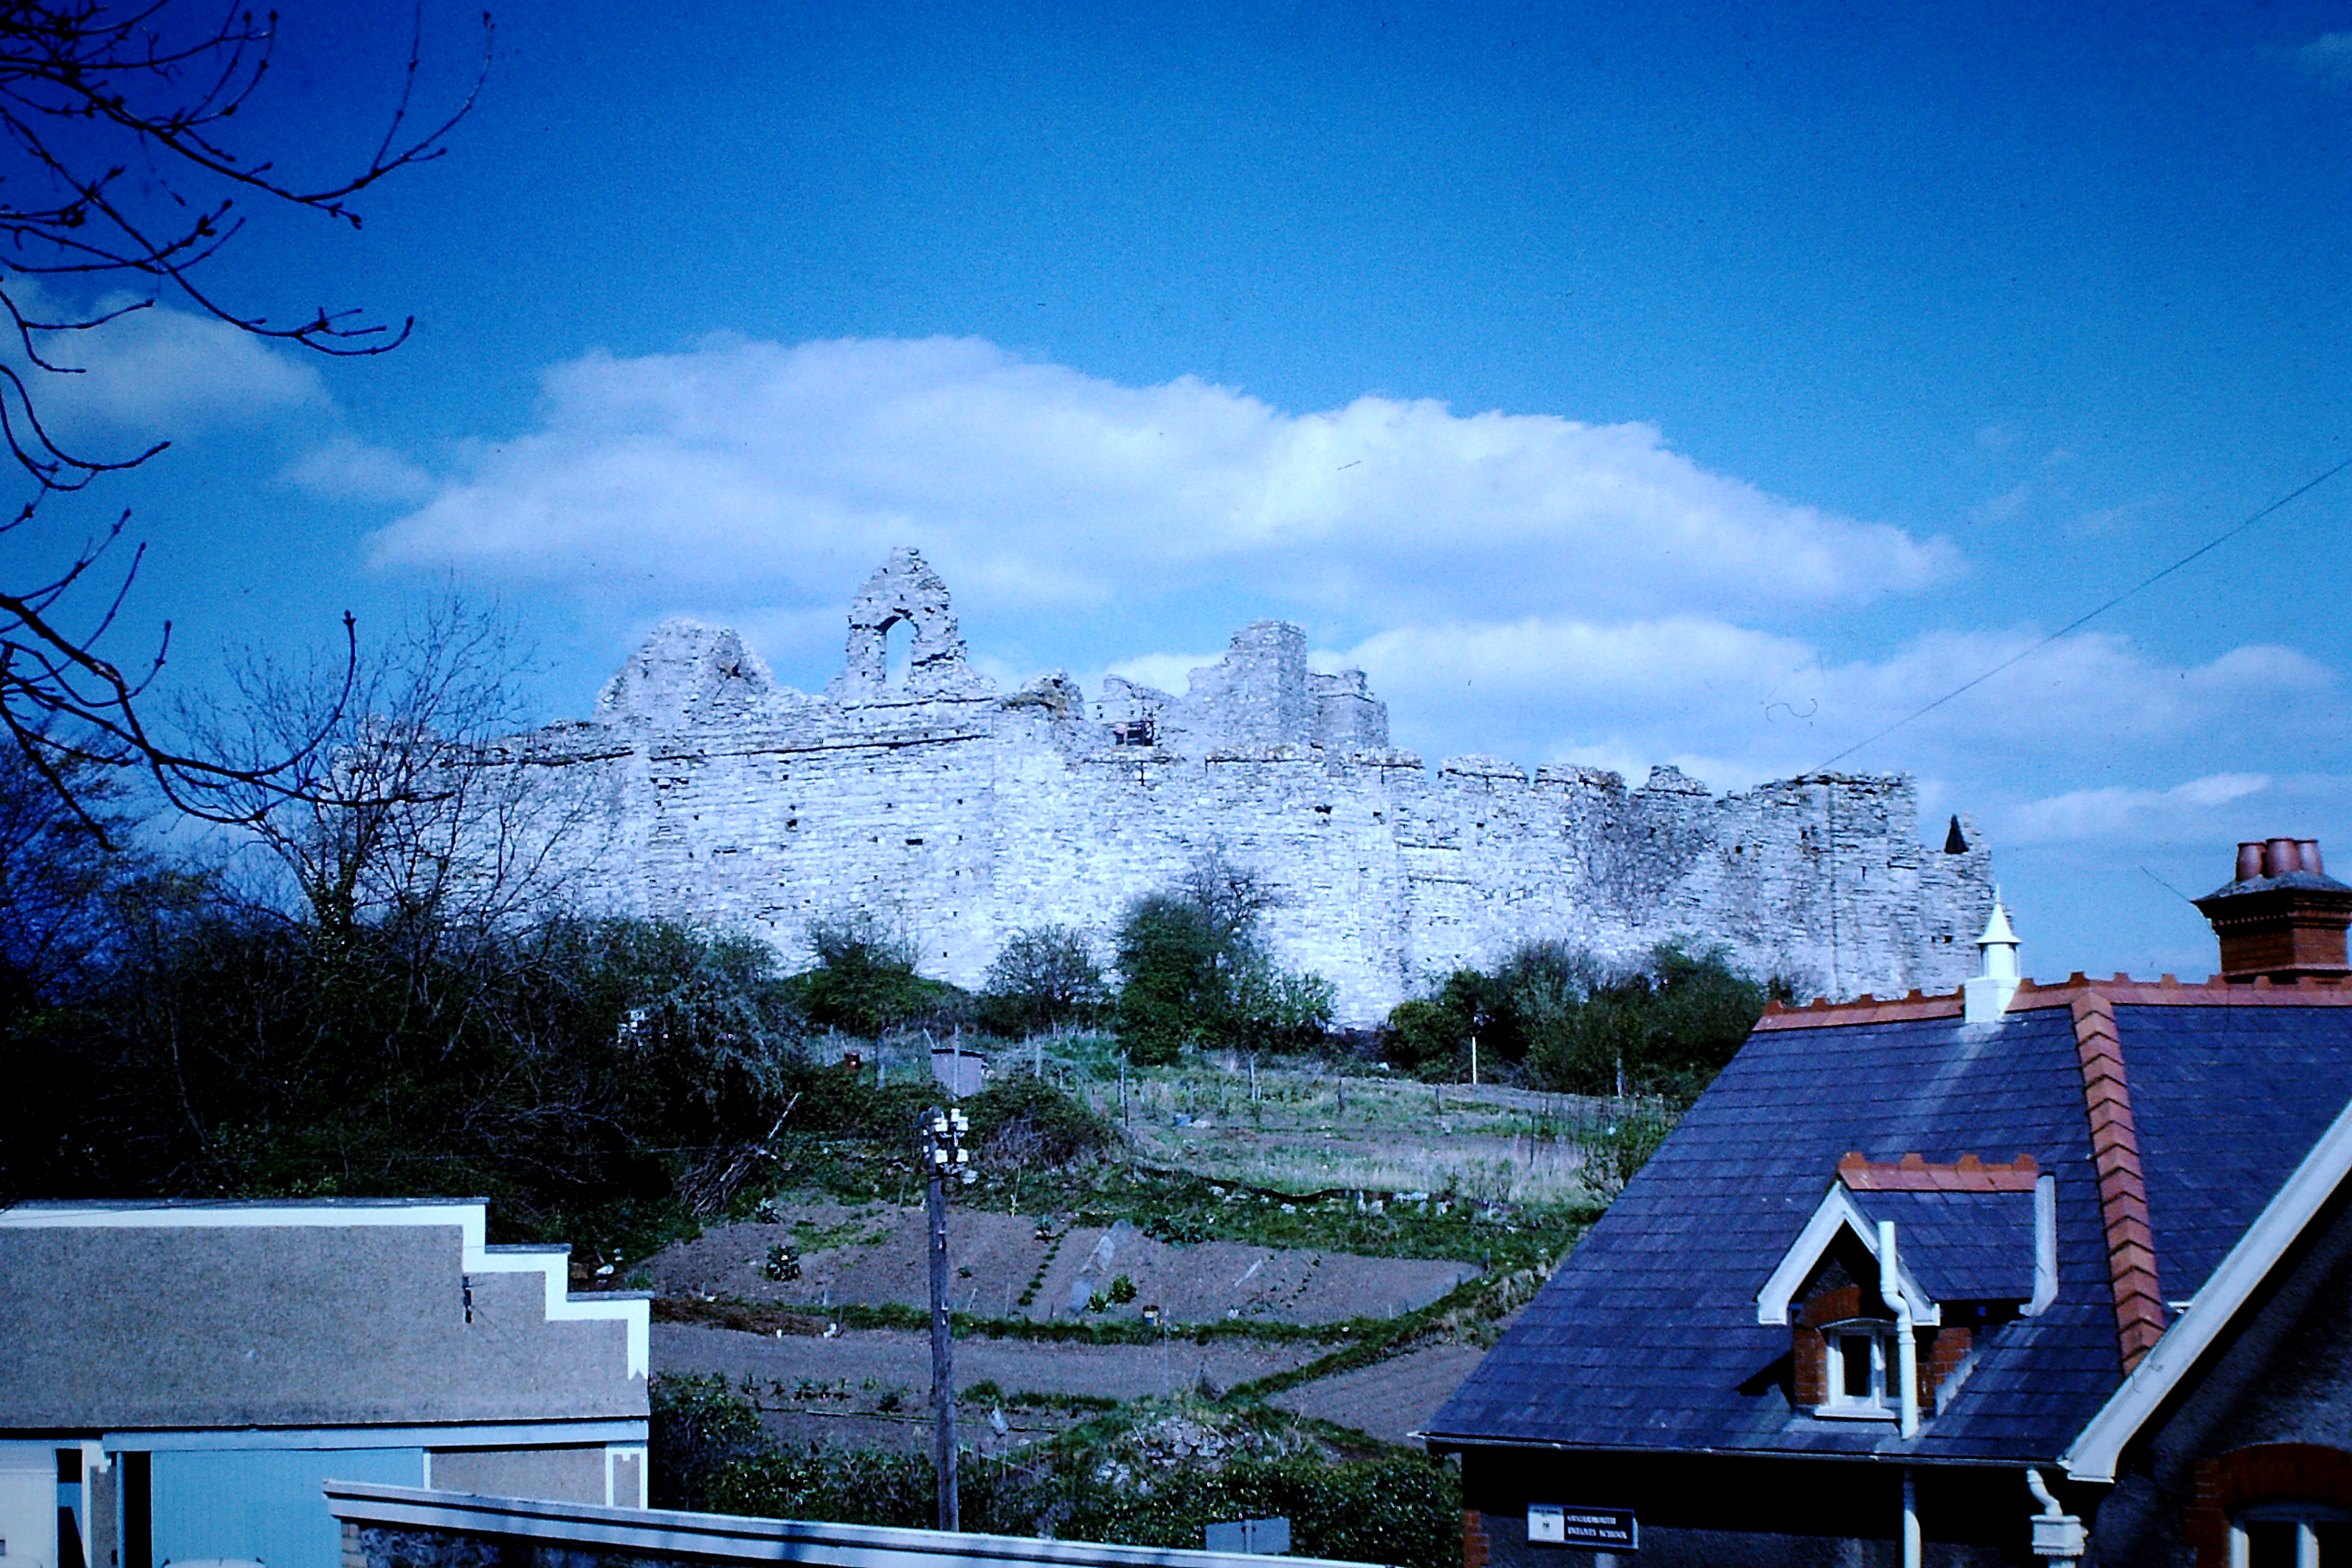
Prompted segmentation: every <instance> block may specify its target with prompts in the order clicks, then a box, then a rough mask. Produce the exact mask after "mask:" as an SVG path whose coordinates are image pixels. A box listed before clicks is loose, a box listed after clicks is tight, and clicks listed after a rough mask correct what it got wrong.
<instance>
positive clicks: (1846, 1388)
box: [1821, 1321, 1895, 1418]
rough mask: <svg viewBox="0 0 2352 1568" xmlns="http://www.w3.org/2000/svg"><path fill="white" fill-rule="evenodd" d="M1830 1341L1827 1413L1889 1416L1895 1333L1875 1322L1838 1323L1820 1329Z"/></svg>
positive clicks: (1892, 1408)
mask: <svg viewBox="0 0 2352 1568" xmlns="http://www.w3.org/2000/svg"><path fill="white" fill-rule="evenodd" d="M1822 1338H1823V1339H1824V1340H1825V1341H1826V1342H1828V1345H1829V1356H1830V1365H1829V1373H1830V1375H1829V1395H1830V1396H1829V1400H1828V1402H1827V1403H1826V1404H1824V1405H1822V1407H1821V1413H1822V1414H1823V1415H1861V1416H1882V1417H1890V1418H1891V1417H1892V1416H1893V1415H1895V1400H1894V1394H1893V1384H1894V1379H1895V1336H1894V1335H1893V1333H1892V1332H1891V1331H1889V1330H1888V1328H1887V1326H1886V1325H1885V1324H1883V1323H1877V1322H1868V1321H1865V1322H1859V1323H1840V1324H1836V1325H1833V1326H1832V1327H1830V1328H1827V1329H1824V1330H1822Z"/></svg>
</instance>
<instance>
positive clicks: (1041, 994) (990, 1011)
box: [978, 925, 1105, 1038]
mask: <svg viewBox="0 0 2352 1568" xmlns="http://www.w3.org/2000/svg"><path fill="white" fill-rule="evenodd" d="M1104 995H1105V993H1104V990H1103V976H1102V970H1101V968H1100V967H1099V966H1098V965H1097V963H1095V958H1094V949H1093V946H1092V944H1091V943H1089V942H1087V936H1086V933H1085V932H1084V931H1077V930H1075V929H1074V928H1072V927H1069V926H1055V925H1044V926H1033V927H1031V928H1030V929H1029V930H1027V931H1022V932H1020V933H1018V934H1017V935H1015V936H1014V937H1013V940H1012V941H1010V942H1006V943H1005V944H1004V950H1003V952H999V953H998V954H997V955H996V962H995V963H992V964H990V965H989V966H988V978H987V980H986V982H985V983H984V984H982V987H981V993H980V1000H979V1004H978V1014H979V1018H980V1025H981V1027H982V1028H984V1029H987V1030H989V1031H990V1032H992V1033H994V1034H999V1035H1005V1036H1009V1037H1014V1038H1019V1037H1024V1036H1027V1035H1034V1034H1039V1033H1042V1032H1043V1031H1045V1030H1047V1029H1053V1028H1058V1027H1063V1026H1069V1025H1076V1024H1090V1023H1093V1022H1095V1021H1096V1020H1097V1018H1099V1017H1100V1016H1101V1014H1102V1011H1103V1003H1104Z"/></svg>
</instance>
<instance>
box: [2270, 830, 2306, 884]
mask: <svg viewBox="0 0 2352 1568" xmlns="http://www.w3.org/2000/svg"><path fill="white" fill-rule="evenodd" d="M2302 869H2303V851H2302V850H2300V849H2298V848H2297V847H2295V842H2294V839H2292V838H2273V839H2272V840H2271V841H2270V842H2269V843H2267V844H2264V845H2263V876H2265V877H2285V876H2290V875H2292V874H2293V873H2294V872H2297V871H2300V870H2302Z"/></svg>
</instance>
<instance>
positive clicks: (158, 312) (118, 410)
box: [0, 300, 330, 436]
mask: <svg viewBox="0 0 2352 1568" xmlns="http://www.w3.org/2000/svg"><path fill="white" fill-rule="evenodd" d="M126 302H127V301H124V300H109V301H107V302H106V303H105V306H104V308H105V309H119V308H121V306H122V305H123V304H124V303H126ZM20 304H21V305H22V307H23V308H24V309H26V311H27V313H28V314H30V313H35V312H38V313H41V314H45V315H47V316H49V317H51V318H52V319H64V318H68V317H70V316H71V315H72V314H73V313H72V312H70V311H62V312H61V311H60V310H58V308H56V307H53V306H51V305H49V304H47V302H46V301H43V300H26V301H20ZM39 347H40V351H41V357H42V358H43V359H45V360H46V361H47V362H48V363H51V364H55V365H63V366H69V367H72V369H73V370H74V371H76V372H78V373H79V374H52V373H50V372H47V371H44V370H40V369H37V368H35V367H33V366H30V365H28V364H26V361H25V358H24V355H23V352H22V350H21V349H20V348H18V347H17V346H16V345H15V344H14V343H13V342H12V343H10V344H9V345H7V349H6V352H5V354H0V358H5V361H6V363H9V364H11V365H12V366H15V367H16V369H17V370H18V373H19V374H22V375H23V376H24V377H25V378H26V384H27V385H28V386H29V387H30V388H31V390H32V395H33V398H34V405H35V406H36V407H37V409H39V410H40V414H41V417H42V419H43V420H44V421H45V422H47V424H48V425H49V426H50V428H51V429H52V430H53V431H59V432H62V431H66V430H70V429H73V428H76V427H88V426H108V427H111V428H114V429H118V430H125V431H131V432H136V433H138V434H140V435H166V436H171V435H183V434H185V433H187V432H190V431H194V430H201V429H206V428H214V427H219V426H247V425H255V424H259V423H262V422H264V421H266V420H269V419H274V418H278V417H280V416H283V415H284V414H285V413H286V412H287V411H288V410H289V409H294V408H306V407H307V408H315V409H321V410H323V409H325V408H327V407H329V406H330V400H329V398H328V396H327V392H326V388H325V385H324V384H322V383H321V382H320V379H319V374H318V372H317V371H316V370H314V369H313V368H312V367H311V366H310V365H307V364H304V363H301V362H300V361H299V359H296V358H295V357H294V356H293V354H292V353H290V352H289V351H287V350H284V349H280V348H278V347H276V346H274V345H272V344H270V343H268V342H263V341H262V340H260V339H258V338H256V337H255V336H254V335H253V334H252V333H250V332H244V331H238V330H237V329H236V328H235V327H232V326H230V325H229V324H228V323H226V321H215V320H213V319H212V318H211V317H209V316H199V315H194V314H192V313H191V312H189V311H185V310H172V309H170V308H169V307H167V306H162V305H157V306H151V307H149V308H148V309H145V310H132V311H131V312H130V313H129V314H127V315H123V316H119V317H117V318H116V319H115V320H113V321H109V322H107V323H106V324H105V325H104V326H101V327H93V328H91V329H90V330H89V331H81V332H52V333H44V334H41V336H40V339H39Z"/></svg>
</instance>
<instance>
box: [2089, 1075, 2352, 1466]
mask: <svg viewBox="0 0 2352 1568" xmlns="http://www.w3.org/2000/svg"><path fill="white" fill-rule="evenodd" d="M2347 1173H2352V1105H2347V1106H2346V1107H2345V1108H2344V1110H2342V1111H2341V1112H2339V1113H2338V1114H2337V1116H2336V1120H2335V1121H2334V1122H2332V1123H2331V1124H2330V1125H2329V1126H2328V1129H2327V1131H2326V1132H2324V1133H2322V1134H2321V1135H2320V1139H2319V1142H2316V1143H2315V1144H2313V1145H2312V1147H2311V1152H2310V1153H2308V1154H2305V1156H2304V1157H2303V1163H2301V1164H2300V1165H2297V1166H2296V1167H2295V1168H2294V1174H2293V1175H2291V1176H2289V1177H2288V1178H2287V1179H2286V1182H2285V1184H2284V1185H2283V1186H2281V1187H2280V1188H2279V1190H2278V1191H2277V1192H2276V1193H2275V1194H2273V1195H2272V1197H2271V1201H2270V1202H2269V1203H2268V1204H2267V1205H2264V1206H2263V1212H2262V1215H2260V1217H2258V1218H2257V1219H2256V1220H2255V1221H2254V1223H2253V1224H2252V1225H2251V1226H2247V1227H2246V1233H2245V1234H2244V1235H2243V1236H2241V1237H2238V1244H2237V1245H2236V1246H2235V1247H2231V1248H2230V1252H2229V1256H2227V1257H2226V1258H2222V1259H2221V1265H2220V1267H2218V1268H2215V1269H2214V1270H2213V1277H2212V1278H2211V1279H2208V1280H2207V1281H2206V1282H2205V1283H2204V1285H2203V1286H2202V1287H2201V1288H2200V1289H2199V1290H2198V1292H2197V1295H2196V1297H2195V1299H2194V1300H2191V1301H2190V1302H2189V1306H2188V1307H2187V1309H2186V1310H2183V1311H2182V1312H2181V1314H2180V1315H2179V1317H2177V1318H2175V1319H2173V1321H2172V1326H2171V1327H2170V1328H2168V1329H2167V1330H2165V1331H2164V1335H2163V1337H2162V1338H2160V1339H2158V1341H2157V1342H2156V1344H2155V1346H2154V1347H2153V1348H2152V1349H2150V1350H2149V1352H2147V1355H2146V1356H2144V1357H2142V1358H2141V1360H2140V1363H2139V1365H2137V1366H2136V1367H2134V1368H2133V1369H2132V1373H2131V1375H2130V1376H2129V1377H2126V1378H2125V1379H2124V1381H2123V1386H2122V1387H2120V1388H2118V1389H2116V1392H2115V1393H2114V1394H2113V1395H2111V1396H2110V1397H2109V1398H2108V1400H2107V1402H2106V1404H2105V1405H2102V1406H2100V1408H2099V1413H2098V1414H2097V1415H2094V1416H2092V1417H2091V1420H2090V1423H2089V1425H2087V1426H2084V1428H2083V1430H2082V1433H2081V1434H2080V1435H2079V1436H2076V1437H2075V1439H2074V1443H2073V1445H2072V1446H2071V1447H2068V1448H2067V1450H2066V1451H2065V1452H2064V1453H2063V1454H2061V1455H2060V1456H2059V1457H2058V1462H2059V1463H2060V1464H2062V1465H2063V1466H2065V1467H2066V1474H2067V1476H2068V1477H2069V1478H2071V1479H2074V1480H2078V1481H2113V1480H2114V1479H2116V1464H2117V1462H2118V1461H2119V1460H2120V1459H2121V1458H2122V1457H2123V1451H2124V1447H2125V1446H2126V1444H2128V1443H2129V1442H2130V1441H2131V1440H2132V1438H2133V1437H2135V1436H2137V1435H2138V1433H2139V1429H2140V1428H2141V1426H2145V1425H2146V1424H2147V1419H2148V1417H2150V1416H2151V1415H2155V1414H2156V1412H2157V1410H2158V1407H2159V1406H2161V1405H2163V1404H2164V1402H2165V1400H2166V1399H2167V1398H2168V1397H2169V1396H2170V1395H2171V1394H2172V1393H2173V1391H2174V1390H2175V1389H2176V1388H2178V1387H2179V1385H2180V1384H2181V1382H2182V1380H2183V1379H2185V1378H2187V1377H2188V1376H2189V1373H2190V1372H2191V1371H2193V1370H2194V1369H2195V1368H2196V1366H2197V1363H2199V1361H2200V1360H2201V1359H2203V1357H2204V1355H2205V1352H2207V1351H2209V1350H2210V1349H2211V1348H2212V1347H2213V1345H2214V1344H2215V1343H2216V1342H2218V1341H2220V1339H2221V1336H2222V1334H2223V1333H2225V1332H2226V1331H2228V1329H2229V1327H2230V1324H2231V1320H2233V1319H2234V1318H2236V1317H2237V1315H2238V1312H2239V1310H2240V1309H2242V1308H2243V1307H2244V1306H2245V1304H2246V1302H2247V1300H2249V1299H2250V1298H2252V1295H2253V1294H2254V1292H2255V1291H2256V1290H2257V1289H2260V1288H2261V1286H2262V1283H2263V1280H2264V1279H2267V1278H2268V1277H2269V1275H2270V1272H2271V1270H2272V1269H2273V1268H2276V1267H2277V1265H2278V1261H2279V1259H2280V1258H2283V1257H2284V1256H2285V1254H2286V1250H2287V1248H2288V1247H2292V1246H2294V1241H2295V1238H2296V1237H2299V1236H2301V1235H2302V1234H2303V1232H2304V1229H2305V1226H2309V1225H2310V1224H2311V1222H2312V1219H2313V1217H2314V1216H2315V1215H2317V1214H2318V1213H2319V1211H2320V1210H2321V1208H2323V1207H2325V1206H2326V1203H2327V1200H2328V1199H2329V1198H2330V1197H2331V1196H2333V1195H2334V1194H2335V1192H2336V1188H2337V1187H2338V1186H2340V1185H2341V1184H2343V1182H2344V1178H2345V1177H2346V1175H2347Z"/></svg>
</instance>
